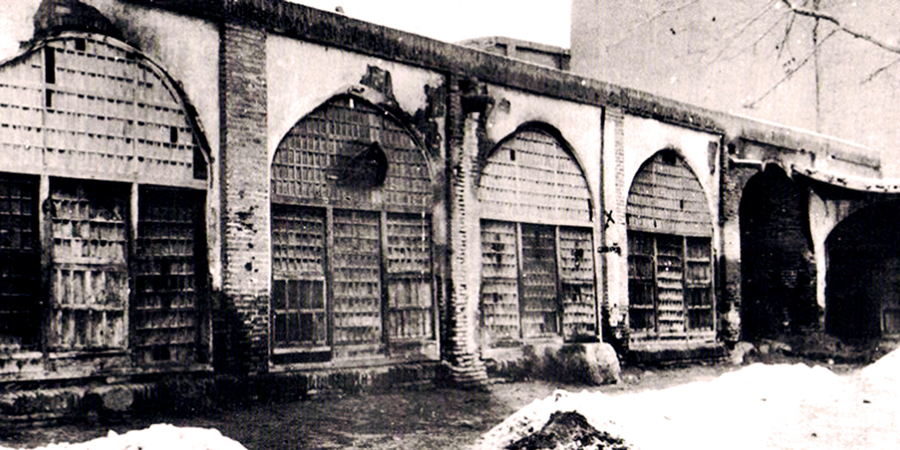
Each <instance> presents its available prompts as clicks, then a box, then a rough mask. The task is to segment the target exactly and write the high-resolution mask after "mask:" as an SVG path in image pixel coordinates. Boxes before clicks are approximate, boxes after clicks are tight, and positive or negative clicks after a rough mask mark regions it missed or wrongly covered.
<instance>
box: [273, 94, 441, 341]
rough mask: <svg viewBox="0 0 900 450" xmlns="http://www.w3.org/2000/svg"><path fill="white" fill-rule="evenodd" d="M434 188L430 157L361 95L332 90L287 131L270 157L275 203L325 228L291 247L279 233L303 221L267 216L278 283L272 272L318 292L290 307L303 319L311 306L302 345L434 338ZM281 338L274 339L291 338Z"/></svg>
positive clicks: (275, 206)
mask: <svg viewBox="0 0 900 450" xmlns="http://www.w3.org/2000/svg"><path fill="white" fill-rule="evenodd" d="M433 195H434V194H433V189H432V186H431V172H430V169H429V167H428V163H427V160H426V158H425V155H424V153H423V152H422V151H421V150H420V149H419V147H418V146H417V144H416V142H415V140H414V139H413V138H412V136H411V134H410V133H409V132H408V131H407V130H406V129H405V128H404V127H403V126H402V125H401V124H400V122H398V121H397V120H396V119H394V118H393V117H392V116H391V115H389V114H386V113H385V112H384V111H383V110H381V109H378V108H377V107H375V106H374V105H372V104H370V103H368V102H366V101H365V100H362V99H360V98H357V97H354V96H350V95H340V96H336V97H334V98H332V99H331V100H329V101H328V102H326V103H325V104H323V105H322V106H320V107H319V108H317V109H316V110H314V111H313V112H311V113H310V114H309V115H307V116H306V117H304V118H303V120H301V121H300V122H298V123H297V124H296V125H295V126H294V127H293V128H292V129H291V130H290V131H289V132H288V133H287V135H286V136H285V137H284V139H283V140H282V141H281V143H280V144H279V146H278V151H277V152H276V154H275V157H274V160H273V163H272V202H273V211H279V210H281V211H288V210H290V209H291V208H300V209H301V210H303V209H304V208H305V210H307V211H312V210H313V209H314V208H318V209H315V210H316V211H320V212H321V216H319V215H318V214H319V213H316V214H317V215H316V217H317V219H316V220H321V223H322V225H321V227H322V228H321V229H322V230H323V231H322V233H321V240H320V239H319V235H318V234H317V238H316V243H315V244H314V245H309V244H302V245H301V246H300V247H304V248H296V249H294V250H290V249H291V248H292V246H291V245H287V244H285V243H284V242H285V240H286V239H287V237H286V236H289V235H290V233H291V232H292V231H291V230H296V229H297V228H298V227H306V226H307V225H306V224H300V223H295V222H284V221H283V217H281V218H279V217H274V218H273V245H274V252H275V254H274V258H273V264H274V266H273V270H274V273H275V276H276V290H277V289H282V288H279V287H278V286H279V285H278V284H277V280H278V279H285V280H304V282H305V283H306V284H304V285H303V286H300V287H298V289H299V290H300V291H303V292H306V291H309V292H314V293H315V294H314V295H313V296H312V297H315V298H316V301H315V302H312V303H310V305H311V306H306V307H305V306H301V307H299V308H297V311H298V313H299V314H301V317H302V314H306V313H308V314H310V315H309V316H308V317H309V318H310V319H309V320H307V321H306V322H303V321H302V320H301V322H300V323H299V325H298V326H299V328H300V329H301V330H306V329H307V328H308V329H309V330H314V331H310V332H311V333H312V334H310V335H309V336H311V337H308V338H303V339H307V341H309V342H307V344H310V342H312V343H314V344H315V345H317V346H322V347H323V350H330V351H331V352H332V356H333V355H337V356H336V357H338V358H347V357H350V358H353V357H363V356H369V355H372V354H375V353H376V352H381V351H382V349H384V348H385V347H382V346H384V344H387V343H391V342H403V343H404V345H406V344H410V343H412V342H411V341H417V342H424V341H428V340H434V339H436V336H435V328H434V325H435V317H434V311H435V308H434V305H435V300H434V274H433V270H432V264H433V262H432V261H433V256H432V253H431V245H432V236H431V232H432V230H431V214H430V213H431V209H432V206H433V205H432V198H433ZM293 205H296V206H293ZM273 214H274V213H273ZM282 222H283V223H282ZM317 223H318V222H317ZM317 227H318V225H316V228H315V229H317V230H318V228H317ZM325 230H328V231H327V232H326V231H325ZM316 233H318V232H316ZM292 252H293V253H292ZM291 254H302V255H304V256H302V257H299V258H295V257H293V256H290V255H291ZM326 254H327V256H328V259H327V260H326V259H325V257H324V255H326ZM316 255H318V256H316ZM326 263H327V265H328V268H329V270H330V271H326V270H325V264H326ZM314 281H315V282H314ZM320 281H321V284H317V283H318V282H320ZM320 285H321V289H320V287H319V286H320ZM284 286H285V288H284V289H287V288H288V287H287V286H288V285H284ZM280 295H281V294H279V293H277V292H276V294H275V296H274V297H273V298H280V297H279V296H280ZM320 295H321V298H322V302H319V301H318V300H317V299H318V298H319V297H318V296H320ZM301 297H302V296H301ZM302 298H306V297H302ZM325 305H328V308H326V307H325ZM279 308H280V307H278V306H276V308H275V309H276V310H277V311H281V309H279ZM300 310H303V311H306V312H303V311H300ZM307 310H308V311H307ZM279 314H280V313H277V312H276V318H275V320H276V324H275V332H276V333H278V330H279V329H280V328H279V325H278V320H280V319H278V317H277V316H278V315H279ZM307 324H308V326H307ZM319 330H330V334H329V333H328V332H327V331H326V332H325V333H324V334H319ZM304 332H305V331H304ZM279 336H281V335H276V338H275V340H276V346H281V347H285V348H287V347H291V346H292V345H293V344H292V342H294V341H295V340H285V341H283V342H282V340H283V338H282V337H279ZM304 336H306V335H304ZM310 340H311V341H310ZM289 341H290V342H289ZM304 342H306V341H304ZM310 345H311V344H310ZM340 346H345V347H346V348H344V349H341V348H340ZM401 347H402V346H401ZM301 350H302V349H301ZM388 350H390V351H392V350H393V349H388Z"/></svg>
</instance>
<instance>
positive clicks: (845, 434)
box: [473, 350, 900, 450]
mask: <svg viewBox="0 0 900 450" xmlns="http://www.w3.org/2000/svg"><path fill="white" fill-rule="evenodd" d="M898 381H900V350H898V351H894V352H892V353H890V354H888V355H887V356H885V357H884V358H882V359H880V360H879V361H877V362H876V363H874V364H872V365H870V366H868V367H866V368H864V369H862V370H859V371H857V372H856V373H854V374H853V375H849V376H838V375H836V374H834V373H832V372H831V371H830V370H828V369H826V368H824V367H809V366H807V365H804V364H797V365H763V364H754V365H750V366H747V367H744V368H742V369H740V370H737V371H734V372H729V373H726V374H724V375H722V376H721V377H719V378H717V379H715V380H712V381H706V382H695V383H690V384H686V385H682V386H677V387H673V388H669V389H664V390H659V391H646V392H639V393H632V394H622V395H607V394H603V393H600V392H594V393H589V392H582V393H580V394H571V393H568V392H565V391H557V392H556V393H554V394H553V395H551V396H550V397H548V398H546V399H544V400H536V401H535V402H533V403H532V404H530V405H528V406H526V407H525V408H523V409H521V410H520V411H518V412H517V413H515V414H513V415H512V416H510V417H509V418H507V419H506V420H505V421H504V422H503V423H501V424H500V425H497V426H496V427H494V428H493V429H492V430H490V431H489V432H488V433H486V434H485V435H484V436H482V438H481V439H480V440H479V441H478V442H477V443H476V444H475V445H474V446H473V449H478V450H488V449H491V450H493V449H502V448H505V447H506V446H507V445H508V444H510V443H512V442H515V441H517V440H519V439H521V438H522V437H524V436H526V435H528V434H531V433H532V432H535V431H539V430H540V429H541V427H543V425H544V424H545V423H546V422H547V420H548V419H549V417H550V414H551V413H553V412H555V411H578V412H579V413H581V414H582V415H584V416H585V417H586V418H587V419H588V421H589V422H590V423H591V425H593V426H594V427H595V428H597V429H598V430H601V431H607V432H609V433H611V434H613V435H616V436H619V437H622V438H623V439H625V441H626V442H628V443H629V444H631V445H632V446H633V447H634V448H636V449H643V450H657V449H660V450H662V449H665V450H671V449H683V448H684V449H692V450H700V449H711V450H712V449H716V450H719V449H721V448H729V449H753V450H756V449H764V448H768V449H835V450H837V449H841V450H843V449H884V448H897V447H898V445H900V382H898Z"/></svg>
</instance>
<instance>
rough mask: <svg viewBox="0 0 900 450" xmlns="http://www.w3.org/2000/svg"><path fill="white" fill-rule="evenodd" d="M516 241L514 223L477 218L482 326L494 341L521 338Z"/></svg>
mask: <svg viewBox="0 0 900 450" xmlns="http://www.w3.org/2000/svg"><path fill="white" fill-rule="evenodd" d="M516 242H517V238H516V224H515V223H512V222H498V221H494V220H482V221H481V314H482V326H483V327H484V330H485V331H486V332H487V333H489V334H490V335H491V340H492V341H495V342H496V341H503V340H509V339H518V338H519V337H521V333H520V331H519V269H518V256H517V248H518V245H517V243H516Z"/></svg>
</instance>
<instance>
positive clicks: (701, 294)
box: [684, 237, 713, 330]
mask: <svg viewBox="0 0 900 450" xmlns="http://www.w3.org/2000/svg"><path fill="white" fill-rule="evenodd" d="M685 249H686V254H685V271H684V272H685V277H684V281H685V301H686V302H687V308H688V327H689V328H690V329H693V330H712V329H713V305H712V247H711V246H710V239H709V238H694V237H688V238H685Z"/></svg>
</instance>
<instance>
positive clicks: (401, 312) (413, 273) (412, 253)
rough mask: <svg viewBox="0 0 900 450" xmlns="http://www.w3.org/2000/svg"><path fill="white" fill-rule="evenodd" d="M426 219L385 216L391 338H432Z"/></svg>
mask: <svg viewBox="0 0 900 450" xmlns="http://www.w3.org/2000/svg"><path fill="white" fill-rule="evenodd" d="M429 219H430V218H429V217H428V216H427V215H424V214H388V215H387V228H388V229H387V261H388V267H387V276H388V298H389V301H390V305H389V314H390V316H389V318H388V331H389V333H390V337H391V338H398V339H409V338H432V337H434V305H433V299H432V296H431V292H432V276H431V223H430V220H429Z"/></svg>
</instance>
